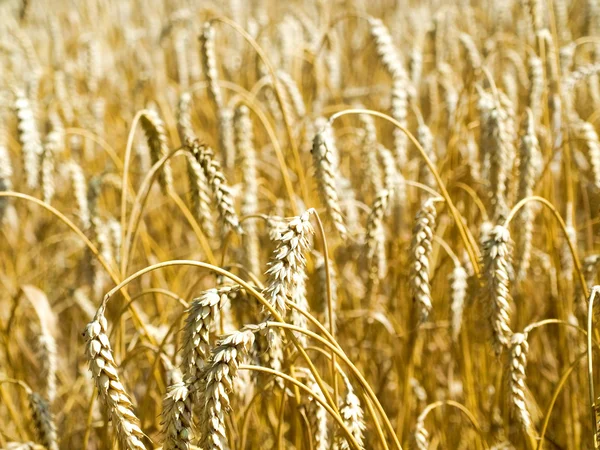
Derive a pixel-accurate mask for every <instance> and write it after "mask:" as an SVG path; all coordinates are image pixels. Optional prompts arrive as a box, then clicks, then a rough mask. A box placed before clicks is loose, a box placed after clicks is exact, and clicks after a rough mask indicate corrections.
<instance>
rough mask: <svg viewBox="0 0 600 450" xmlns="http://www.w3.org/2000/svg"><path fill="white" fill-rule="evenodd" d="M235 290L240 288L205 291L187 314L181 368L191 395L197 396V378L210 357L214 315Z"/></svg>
mask: <svg viewBox="0 0 600 450" xmlns="http://www.w3.org/2000/svg"><path fill="white" fill-rule="evenodd" d="M238 290H239V286H222V287H219V288H217V289H208V290H206V291H204V292H202V294H200V296H199V297H198V298H196V299H194V301H193V302H192V304H191V305H190V308H189V309H188V311H187V318H186V320H185V328H184V337H183V359H182V365H181V367H182V372H183V374H184V380H185V381H186V383H187V384H188V386H194V389H192V390H193V391H194V392H193V395H196V394H197V391H196V389H195V388H197V386H198V383H200V381H201V380H200V379H199V376H200V374H201V373H202V370H203V368H204V366H205V365H206V361H207V360H208V358H209V356H210V332H211V330H212V329H214V324H215V316H216V314H217V311H218V310H220V309H221V308H223V305H224V304H225V303H226V302H228V301H229V300H230V296H231V295H233V294H234V293H235V292H237V291H238Z"/></svg>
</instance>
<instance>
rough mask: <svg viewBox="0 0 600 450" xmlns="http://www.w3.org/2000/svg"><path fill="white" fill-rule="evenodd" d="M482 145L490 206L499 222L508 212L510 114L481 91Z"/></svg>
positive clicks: (484, 174) (510, 143) (483, 167)
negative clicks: (507, 182)
mask: <svg viewBox="0 0 600 450" xmlns="http://www.w3.org/2000/svg"><path fill="white" fill-rule="evenodd" d="M479 111H480V122H481V142H480V148H481V149H482V150H484V153H483V154H482V156H483V161H482V169H483V173H482V176H483V177H484V178H485V179H489V186H490V203H491V205H492V210H493V216H494V218H495V219H498V218H500V217H502V216H503V215H505V214H506V213H507V209H508V208H507V205H506V180H507V176H508V175H507V166H508V165H509V164H510V163H511V161H510V158H509V157H510V155H511V153H512V151H511V146H512V142H511V140H510V139H511V138H510V133H509V129H508V114H507V112H506V111H505V110H504V108H502V107H501V106H500V104H499V103H498V102H497V100H495V99H494V98H493V97H492V96H491V95H490V94H488V93H485V92H481V97H480V100H479Z"/></svg>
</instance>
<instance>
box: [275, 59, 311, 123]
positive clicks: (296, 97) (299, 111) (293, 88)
mask: <svg viewBox="0 0 600 450" xmlns="http://www.w3.org/2000/svg"><path fill="white" fill-rule="evenodd" d="M277 79H278V80H279V81H280V82H281V84H282V85H283V87H284V88H285V92H286V93H287V96H288V97H289V99H290V101H291V104H292V106H293V107H294V113H295V114H296V116H297V117H298V118H302V117H304V116H305V115H306V107H305V105H304V99H303V98H302V93H301V92H300V90H299V89H298V85H297V84H296V82H295V81H294V79H293V78H292V77H291V76H290V74H289V73H287V72H285V71H283V70H278V71H277Z"/></svg>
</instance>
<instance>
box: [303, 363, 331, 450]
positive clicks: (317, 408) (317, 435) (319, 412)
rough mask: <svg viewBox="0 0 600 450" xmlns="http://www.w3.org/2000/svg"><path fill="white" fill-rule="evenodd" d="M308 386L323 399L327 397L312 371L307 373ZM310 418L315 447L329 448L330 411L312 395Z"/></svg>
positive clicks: (320, 448) (319, 448) (309, 410)
mask: <svg viewBox="0 0 600 450" xmlns="http://www.w3.org/2000/svg"><path fill="white" fill-rule="evenodd" d="M307 376H308V381H307V383H306V385H307V387H308V388H309V389H310V390H311V391H313V392H314V393H315V394H316V395H317V396H319V398H321V399H322V400H324V399H325V396H324V395H323V392H322V391H321V388H320V387H319V385H318V384H317V382H316V381H315V379H314V377H313V375H312V374H311V373H307ZM308 401H309V404H308V408H307V409H308V411H307V413H308V420H309V422H310V425H311V429H312V431H313V439H314V448H315V450H328V449H329V428H328V420H327V419H328V413H327V410H326V409H325V408H323V406H322V405H321V403H318V402H316V401H315V400H314V399H313V397H312V396H311V395H309V396H308Z"/></svg>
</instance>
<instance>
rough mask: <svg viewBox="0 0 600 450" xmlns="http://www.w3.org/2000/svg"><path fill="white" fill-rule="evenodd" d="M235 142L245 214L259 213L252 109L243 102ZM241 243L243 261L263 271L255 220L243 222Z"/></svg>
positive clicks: (238, 117) (236, 124)
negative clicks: (251, 118)
mask: <svg viewBox="0 0 600 450" xmlns="http://www.w3.org/2000/svg"><path fill="white" fill-rule="evenodd" d="M234 125H235V126H234V129H235V145H236V150H237V155H238V161H239V165H240V169H241V172H242V184H243V186H244V187H243V193H242V204H241V209H240V212H241V214H242V216H248V215H250V214H256V213H257V212H258V172H257V169H256V150H255V149H254V131H253V129H252V120H250V110H249V109H248V107H247V106H246V105H240V106H238V107H237V109H236V111H235V122H234ZM243 228H244V232H245V233H244V235H243V236H242V244H243V249H244V261H245V265H246V266H247V267H248V269H249V270H250V272H251V273H254V274H258V273H260V259H259V255H260V252H259V241H258V236H257V227H256V223H255V222H254V221H253V220H247V221H246V222H245V223H244V225H243Z"/></svg>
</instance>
